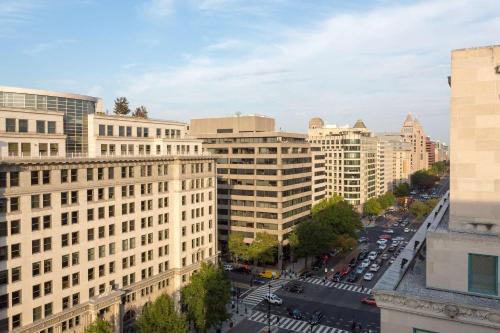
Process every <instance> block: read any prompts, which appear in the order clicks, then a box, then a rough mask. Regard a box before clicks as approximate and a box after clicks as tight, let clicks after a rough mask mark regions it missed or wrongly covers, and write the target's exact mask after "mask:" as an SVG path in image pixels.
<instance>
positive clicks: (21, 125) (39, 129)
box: [5, 118, 56, 134]
mask: <svg viewBox="0 0 500 333" xmlns="http://www.w3.org/2000/svg"><path fill="white" fill-rule="evenodd" d="M35 128H36V133H39V134H45V133H48V134H55V133H56V122H55V121H45V120H37V121H36V126H35ZM5 131H6V132H18V133H28V132H31V131H30V128H29V121H28V119H15V118H6V119H5Z"/></svg>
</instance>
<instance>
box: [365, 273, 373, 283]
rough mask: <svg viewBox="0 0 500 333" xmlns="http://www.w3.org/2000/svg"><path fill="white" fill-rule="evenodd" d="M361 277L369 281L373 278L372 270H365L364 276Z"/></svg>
mask: <svg viewBox="0 0 500 333" xmlns="http://www.w3.org/2000/svg"><path fill="white" fill-rule="evenodd" d="M363 279H365V280H366V281H371V280H372V279H373V273H372V272H367V273H366V274H365V275H364V276H363Z"/></svg>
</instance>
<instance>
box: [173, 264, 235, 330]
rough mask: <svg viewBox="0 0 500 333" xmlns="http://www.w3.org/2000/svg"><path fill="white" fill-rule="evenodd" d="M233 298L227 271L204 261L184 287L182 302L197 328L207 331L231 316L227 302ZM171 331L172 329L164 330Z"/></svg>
mask: <svg viewBox="0 0 500 333" xmlns="http://www.w3.org/2000/svg"><path fill="white" fill-rule="evenodd" d="M230 299H231V283H230V281H229V278H228V277H227V274H226V272H224V271H223V270H222V269H221V268H219V267H216V266H214V265H211V264H207V263H203V264H202V266H201V269H200V270H199V271H198V272H197V273H195V274H193V275H192V276H191V282H190V283H189V284H188V285H187V286H185V287H184V288H183V289H182V302H183V304H184V305H185V306H186V309H187V314H188V318H189V319H190V320H192V321H193V323H194V325H195V328H196V329H197V330H201V331H203V332H206V331H207V330H209V329H210V328H212V327H215V326H219V325H220V324H221V323H222V322H223V321H224V320H226V319H228V318H230V315H229V313H228V312H227V308H226V304H227V303H228V302H229V300H230ZM164 332H170V331H164Z"/></svg>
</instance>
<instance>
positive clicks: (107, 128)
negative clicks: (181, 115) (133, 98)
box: [99, 124, 181, 139]
mask: <svg viewBox="0 0 500 333" xmlns="http://www.w3.org/2000/svg"><path fill="white" fill-rule="evenodd" d="M132 128H133V127H132V126H118V136H124V137H131V136H132ZM135 134H136V135H135V136H136V137H138V138H148V137H149V128H148V127H140V126H138V127H135ZM114 135H115V126H113V125H105V124H99V136H114ZM162 135H163V136H162ZM156 137H157V138H161V137H164V138H176V139H179V138H180V137H181V130H178V129H169V128H166V129H164V130H163V131H162V129H161V128H157V129H156Z"/></svg>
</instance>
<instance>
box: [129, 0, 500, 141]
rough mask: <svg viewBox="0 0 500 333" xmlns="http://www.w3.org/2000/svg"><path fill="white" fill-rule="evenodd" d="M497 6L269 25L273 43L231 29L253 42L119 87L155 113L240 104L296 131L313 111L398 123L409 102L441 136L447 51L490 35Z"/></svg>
mask: <svg viewBox="0 0 500 333" xmlns="http://www.w3.org/2000/svg"><path fill="white" fill-rule="evenodd" d="M220 1H223V0H219V1H216V3H218V4H220V3H221V2H220ZM224 1H226V0H224ZM213 4H214V2H212V5H213ZM205 6H206V4H205ZM498 8H499V4H498V1H496V0H476V1H472V0H470V1H469V0H436V1H426V2H419V3H417V4H412V5H407V6H389V5H386V7H380V8H377V9H374V10H372V11H368V12H360V13H348V14H336V15H332V16H331V17H330V18H328V19H325V20H324V21H323V22H319V23H317V24H315V25H313V26H311V27H308V28H301V29H294V28H289V30H288V31H284V32H283V31H280V32H279V35H278V33H274V34H275V35H276V37H275V40H274V42H273V43H267V42H254V41H245V40H244V38H242V36H238V38H234V39H233V40H238V41H241V42H242V43H245V44H248V45H251V49H252V52H249V53H248V54H246V55H238V56H235V57H228V56H226V57H220V58H218V57H215V56H207V55H206V54H204V53H203V52H206V51H207V48H205V49H204V51H202V53H201V54H200V55H197V56H192V59H203V61H192V59H191V60H189V59H188V60H187V61H186V63H185V64H184V65H181V66H178V67H175V68H167V69H164V70H163V71H150V72H144V73H142V74H140V75H126V76H124V77H122V82H123V87H121V90H122V91H124V93H125V94H126V95H127V96H129V97H130V99H131V100H137V101H138V102H139V103H144V104H148V105H149V106H150V110H151V112H152V114H153V115H155V116H156V117H165V118H175V117H176V116H177V117H178V115H179V114H182V115H183V116H184V117H185V119H184V120H188V119H189V118H191V117H203V116H211V115H221V114H233V113H234V112H235V111H241V112H248V113H260V114H267V115H271V116H275V117H276V118H277V124H278V126H281V127H283V129H287V130H302V131H304V130H305V128H306V126H307V121H308V119H309V118H310V117H313V116H320V117H323V118H324V119H325V120H327V121H330V122H336V123H346V122H349V123H353V122H354V121H355V120H356V119H358V118H363V119H364V120H365V123H366V124H367V125H368V126H369V127H372V128H373V129H374V130H376V131H387V130H399V128H400V126H401V124H402V121H403V120H404V117H405V115H406V113H407V112H412V113H414V114H416V115H417V116H418V117H419V119H420V121H421V122H422V123H423V125H424V127H425V128H426V129H427V132H428V133H429V134H431V135H433V136H437V137H438V138H439V139H441V140H444V141H447V136H448V132H447V130H448V127H449V126H448V125H447V122H448V104H449V95H448V86H447V83H446V76H447V75H448V73H449V52H450V50H451V49H454V48H462V47H471V46H478V45H487V44H495V43H496V42H498V31H500V18H499V17H498V16H495V15H496V14H495V13H496V9H498ZM272 34H273V32H272V31H269V32H268V35H269V36H272ZM283 35H284V36H285V37H283ZM269 36H267V37H269ZM231 40H232V39H228V40H226V42H227V41H231ZM228 44H229V45H230V44H231V43H226V44H224V42H221V43H220V45H219V47H221V49H224V46H227V45H228ZM214 45H215V46H217V44H213V45H212V46H208V49H210V48H214ZM209 54H210V53H209Z"/></svg>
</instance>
